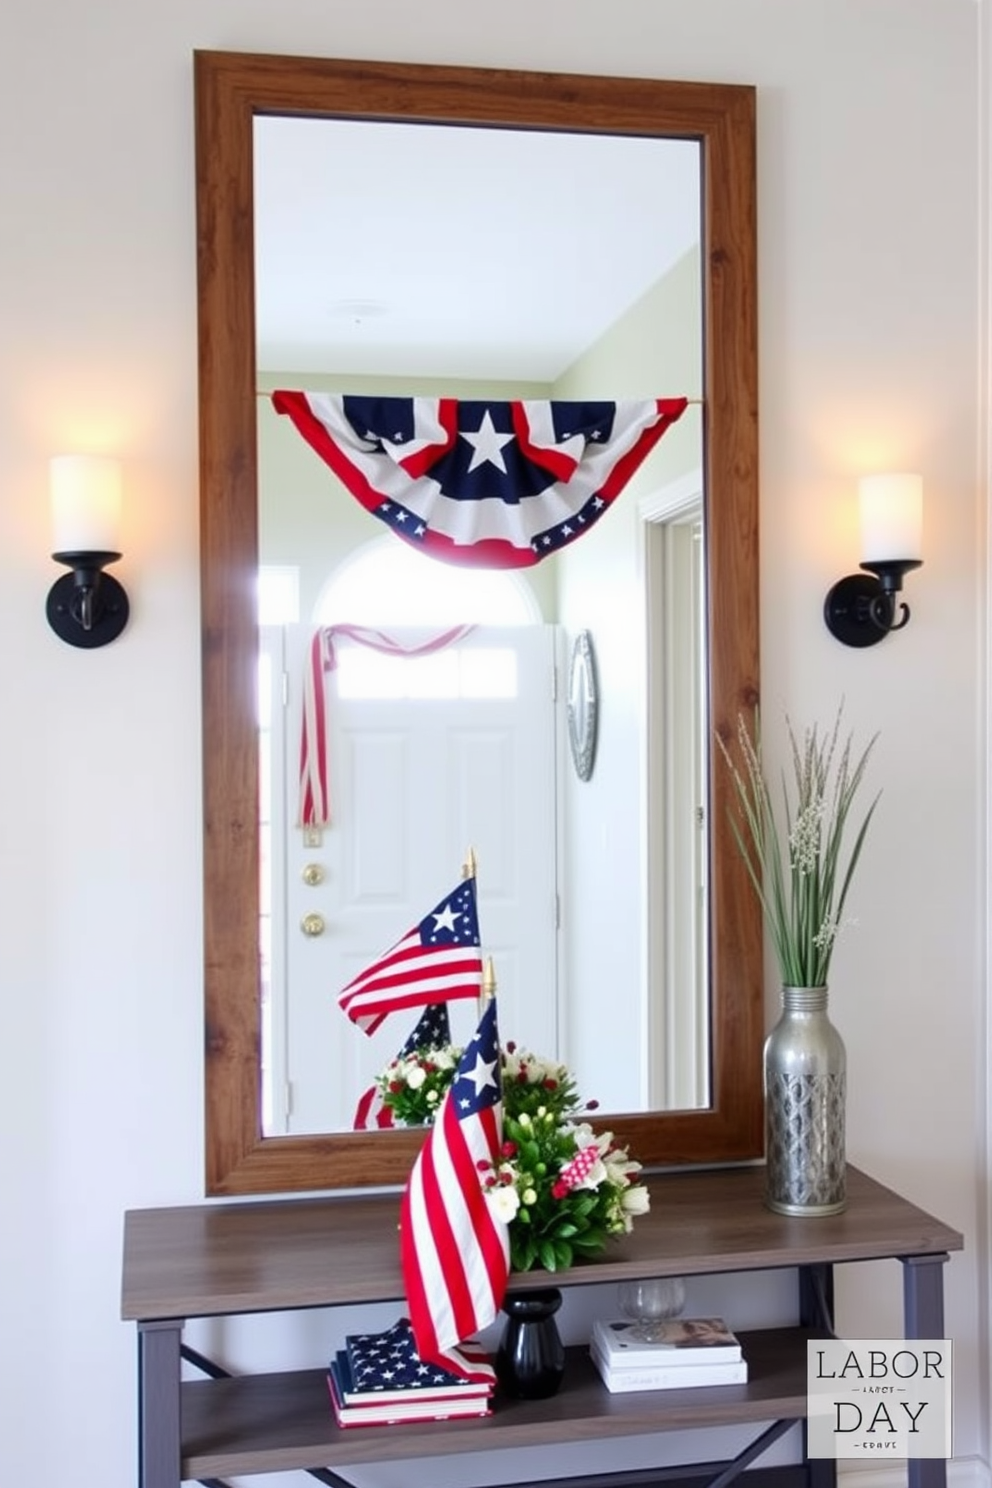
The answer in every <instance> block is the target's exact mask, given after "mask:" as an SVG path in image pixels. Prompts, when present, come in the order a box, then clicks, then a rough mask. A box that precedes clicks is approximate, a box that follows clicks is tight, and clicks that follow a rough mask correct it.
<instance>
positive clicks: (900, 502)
mask: <svg viewBox="0 0 992 1488" xmlns="http://www.w3.org/2000/svg"><path fill="white" fill-rule="evenodd" d="M858 495H859V499H860V504H861V562H862V564H863V565H864V566H866V567H874V565H875V564H878V563H891V562H894V561H896V562H897V561H899V560H907V559H908V560H913V561H914V562H920V561H921V560H922V558H923V477H922V476H920V475H906V474H897V475H866V476H863V477H862V479H861V480H860V481H859V483H858Z"/></svg>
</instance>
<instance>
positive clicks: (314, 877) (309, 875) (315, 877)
mask: <svg viewBox="0 0 992 1488" xmlns="http://www.w3.org/2000/svg"><path fill="white" fill-rule="evenodd" d="M303 882H304V883H305V884H306V885H307V886H308V887H309V888H311V889H314V888H316V887H317V885H318V884H322V883H323V882H324V870H323V868H322V867H321V865H320V864H319V863H308V864H307V865H306V867H305V868H304V870H303Z"/></svg>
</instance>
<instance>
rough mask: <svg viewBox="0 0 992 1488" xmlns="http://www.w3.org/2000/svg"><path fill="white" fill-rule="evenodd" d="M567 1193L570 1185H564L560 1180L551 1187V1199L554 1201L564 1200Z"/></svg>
mask: <svg viewBox="0 0 992 1488" xmlns="http://www.w3.org/2000/svg"><path fill="white" fill-rule="evenodd" d="M567 1193H568V1184H567V1183H562V1181H561V1179H560V1178H559V1179H558V1180H557V1182H555V1183H553V1184H552V1185H551V1197H552V1198H553V1199H563V1198H564V1197H565V1195H566V1194H567Z"/></svg>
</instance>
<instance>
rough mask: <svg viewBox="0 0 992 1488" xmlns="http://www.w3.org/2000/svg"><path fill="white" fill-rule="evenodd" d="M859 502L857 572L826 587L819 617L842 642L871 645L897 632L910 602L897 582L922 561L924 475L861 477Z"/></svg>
mask: <svg viewBox="0 0 992 1488" xmlns="http://www.w3.org/2000/svg"><path fill="white" fill-rule="evenodd" d="M858 495H859V497H860V503H861V570H862V571H861V572H860V573H856V574H847V576H846V577H845V578H843V579H838V580H837V582H836V584H833V585H831V587H830V589H829V590H828V591H827V597H826V599H825V600H824V602H823V618H824V620H825V622H826V626H827V629H828V630H829V631H830V634H831V635H832V636H835V637H836V638H837V640H838V641H840V642H842V644H843V645H845V646H858V647H862V646H874V645H876V644H877V643H878V642H879V641H881V640H884V639H885V637H886V636H887V635H891V634H892V632H893V631H895V630H902V628H903V626H904V625H905V624H906V623H907V621H908V620H909V605H908V604H906V603H905V602H904V601H903V600H902V599H900V598H899V595H900V592H901V590H902V581H903V579H904V578H905V576H906V574H908V573H909V572H910V571H911V570H912V569H914V568H919V567H920V565H921V564H922V562H923V478H922V476H919V475H905V474H902V473H900V474H897V475H889V474H886V475H865V476H862V478H861V480H860V481H859V482H858Z"/></svg>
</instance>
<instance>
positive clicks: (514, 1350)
mask: <svg viewBox="0 0 992 1488" xmlns="http://www.w3.org/2000/svg"><path fill="white" fill-rule="evenodd" d="M560 1306H561V1292H560V1291H559V1290H558V1288H557V1287H546V1288H545V1289H544V1290H543V1291H538V1292H511V1293H510V1294H509V1295H507V1296H506V1297H504V1298H503V1311H504V1312H505V1313H506V1316H507V1322H506V1327H505V1328H504V1329H503V1336H502V1338H501V1339H500V1343H499V1348H498V1350H497V1352H496V1378H497V1379H498V1380H499V1382H500V1384H501V1385H502V1386H503V1389H504V1390H505V1391H506V1393H507V1394H508V1395H513V1396H515V1397H516V1399H518V1400H545V1399H547V1397H548V1396H549V1395H554V1394H556V1393H557V1391H558V1388H559V1386H560V1385H561V1382H562V1378H563V1376H564V1373H565V1349H564V1347H563V1345H562V1341H561V1335H560V1334H559V1332H558V1324H557V1323H556V1322H555V1313H556V1312H557V1311H558V1309H559V1307H560Z"/></svg>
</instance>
